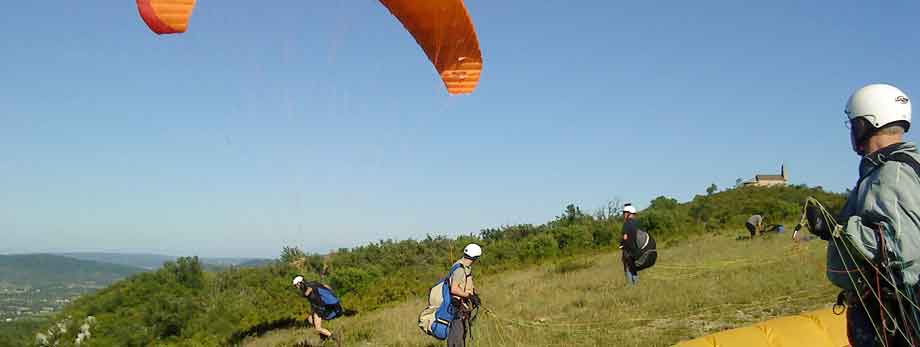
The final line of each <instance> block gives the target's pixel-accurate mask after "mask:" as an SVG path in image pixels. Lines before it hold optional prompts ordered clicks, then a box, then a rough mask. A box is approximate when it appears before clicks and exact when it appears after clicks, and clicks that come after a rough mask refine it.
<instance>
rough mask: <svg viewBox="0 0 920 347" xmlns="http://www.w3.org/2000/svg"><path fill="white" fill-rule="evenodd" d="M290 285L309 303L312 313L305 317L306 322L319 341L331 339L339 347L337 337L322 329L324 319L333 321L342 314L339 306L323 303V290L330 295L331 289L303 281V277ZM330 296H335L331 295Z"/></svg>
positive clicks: (298, 277)
mask: <svg viewBox="0 0 920 347" xmlns="http://www.w3.org/2000/svg"><path fill="white" fill-rule="evenodd" d="M292 285H293V286H294V288H296V289H297V292H298V293H300V294H301V295H303V297H304V298H306V299H307V300H308V301H310V306H311V311H312V312H310V315H309V316H307V322H309V323H310V324H312V325H313V329H314V330H316V332H317V333H318V334H319V337H320V340H322V341H326V340H328V339H332V340H333V341H335V343H336V345H338V346H341V345H342V341H341V340H340V339H339V336H338V335H333V334H332V332H331V331H329V329H325V328H323V318H324V317H326V318H328V319H333V318H335V317H338V316H340V315H341V314H342V306H341V304H339V303H335V304H327V303H325V302H323V296H324V295H323V293H322V292H323V290H327V291H328V292H326V293H332V288H330V287H329V286H328V285H325V284H322V283H319V282H315V281H305V280H304V278H303V276H296V277H294V280H293V281H292ZM332 295H335V294H334V293H332ZM336 300H337V298H336Z"/></svg>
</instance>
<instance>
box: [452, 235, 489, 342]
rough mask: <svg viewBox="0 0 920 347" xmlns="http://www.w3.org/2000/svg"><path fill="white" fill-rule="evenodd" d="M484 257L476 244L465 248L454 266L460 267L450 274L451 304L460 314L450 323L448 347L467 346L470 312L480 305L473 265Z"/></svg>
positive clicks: (480, 248)
mask: <svg viewBox="0 0 920 347" xmlns="http://www.w3.org/2000/svg"><path fill="white" fill-rule="evenodd" d="M481 256H482V247H480V246H479V245H477V244H475V243H471V244H468V245H466V247H464V248H463V257H462V258H460V260H457V262H455V263H454V265H458V264H459V265H460V266H458V267H457V268H456V269H455V270H454V271H453V272H452V273H451V274H450V295H451V304H452V305H454V307H455V308H456V310H457V312H458V314H457V315H455V316H454V320H453V321H452V322H451V323H450V332H449V333H448V335H447V346H448V347H464V346H466V334H467V323H468V322H469V318H470V317H469V312H470V311H471V310H472V309H473V306H478V305H479V292H478V290H477V289H476V285H475V284H474V283H473V264H474V263H476V261H478V260H479V257H481Z"/></svg>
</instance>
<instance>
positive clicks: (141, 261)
mask: <svg viewBox="0 0 920 347" xmlns="http://www.w3.org/2000/svg"><path fill="white" fill-rule="evenodd" d="M58 255H62V256H66V257H71V258H76V259H81V260H90V261H96V262H103V263H111V264H120V265H126V266H132V267H139V268H142V269H145V270H154V269H157V268H159V267H160V266H163V263H165V262H167V261H175V260H176V259H177V258H178V257H175V256H170V255H162V254H145V253H103V252H72V253H58ZM270 261H271V260H270V259H259V258H201V262H202V263H203V264H204V265H206V266H207V267H208V268H221V267H228V266H259V265H264V264H267V263H268V262H270Z"/></svg>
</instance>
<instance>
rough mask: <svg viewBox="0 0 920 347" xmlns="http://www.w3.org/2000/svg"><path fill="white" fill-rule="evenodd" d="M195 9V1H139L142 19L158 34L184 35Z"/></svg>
mask: <svg viewBox="0 0 920 347" xmlns="http://www.w3.org/2000/svg"><path fill="white" fill-rule="evenodd" d="M194 9H195V0H137V10H138V11H139V12H140V13H141V18H143V19H144V22H145V23H147V26H148V27H150V30H153V32H155V33H157V34H160V35H162V34H177V33H184V32H185V30H186V29H188V20H189V18H191V17H192V10H194Z"/></svg>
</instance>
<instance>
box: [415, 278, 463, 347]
mask: <svg viewBox="0 0 920 347" xmlns="http://www.w3.org/2000/svg"><path fill="white" fill-rule="evenodd" d="M461 266H462V265H460V264H454V266H452V267H451V268H450V272H448V273H447V276H446V277H444V279H442V280H441V281H439V282H438V283H437V284H435V285H434V286H433V287H431V290H429V292H428V307H426V308H425V309H424V310H422V313H420V314H419V317H418V327H419V328H421V329H422V331H424V332H425V333H426V334H428V335H431V336H434V338H436V339H438V340H446V339H447V335H448V333H449V332H450V322H452V321H453V320H454V317H455V316H456V315H457V312H456V308H455V307H454V305H452V304H451V300H452V299H451V295H450V286H451V283H450V277H451V275H453V273H454V271H457V269H459V268H460V267H461Z"/></svg>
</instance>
